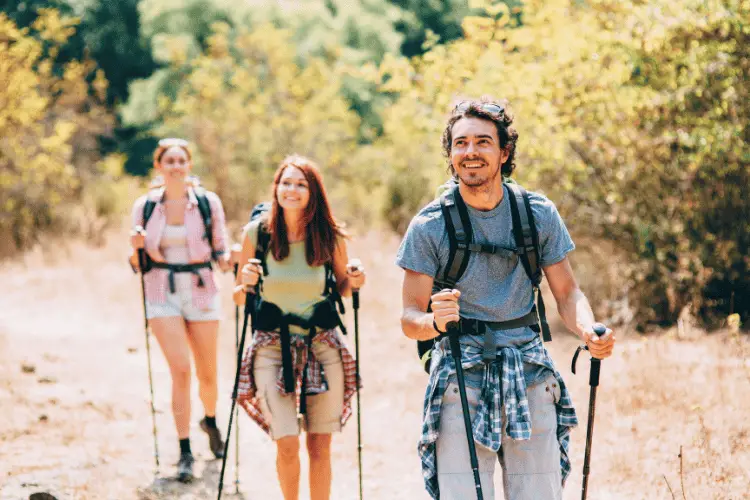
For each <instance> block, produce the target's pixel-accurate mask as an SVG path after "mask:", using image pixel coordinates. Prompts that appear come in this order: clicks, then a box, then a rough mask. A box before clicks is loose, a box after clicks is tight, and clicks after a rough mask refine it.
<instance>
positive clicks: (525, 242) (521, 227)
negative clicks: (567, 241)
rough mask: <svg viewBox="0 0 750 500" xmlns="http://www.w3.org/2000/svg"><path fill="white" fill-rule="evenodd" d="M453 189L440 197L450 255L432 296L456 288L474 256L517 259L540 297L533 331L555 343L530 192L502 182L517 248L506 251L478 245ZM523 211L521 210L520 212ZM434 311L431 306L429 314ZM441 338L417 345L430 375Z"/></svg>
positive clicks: (479, 243)
mask: <svg viewBox="0 0 750 500" xmlns="http://www.w3.org/2000/svg"><path fill="white" fill-rule="evenodd" d="M449 184H450V187H449V188H448V189H447V190H445V191H444V192H443V193H442V194H441V195H440V209H441V210H442V213H443V219H444V220H445V230H446V232H447V233H448V244H449V255H448V262H447V263H446V266H445V270H444V272H443V275H442V277H441V276H436V277H435V285H434V287H433V292H437V291H439V290H441V289H443V288H455V286H456V283H457V282H458V281H459V280H460V279H461V276H463V274H464V272H465V271H466V268H467V266H468V265H469V259H470V258H471V254H472V253H491V254H497V255H501V256H506V257H512V256H513V255H517V256H518V258H519V259H520V261H521V264H522V265H523V268H524V270H525V271H526V275H527V276H528V278H529V280H530V281H531V285H532V294H533V293H534V292H536V293H537V297H536V305H537V311H538V324H536V325H532V326H531V328H532V330H534V331H537V332H538V331H540V327H541V332H542V338H543V339H544V341H545V342H549V341H551V340H552V335H551V333H550V329H549V325H548V323H547V317H546V312H545V307H544V300H543V298H542V292H541V289H540V287H539V285H540V284H541V282H542V277H543V274H542V268H541V266H540V265H539V262H540V253H539V236H538V234H537V230H536V224H535V223H534V214H533V213H532V211H531V203H530V202H529V194H528V192H527V191H526V190H525V189H524V188H523V187H521V186H520V185H518V184H516V183H515V182H513V181H510V180H507V181H504V182H503V186H505V188H506V193H507V194H509V196H508V201H509V202H510V213H511V219H512V221H513V237H514V239H515V243H516V248H504V247H500V246H497V245H493V244H489V243H483V242H475V241H474V239H473V233H472V230H471V222H470V220H469V212H468V210H467V209H466V204H465V202H464V200H463V198H462V197H461V194H460V192H459V190H458V183H456V182H455V181H452V182H450V183H449ZM521 207H522V209H521ZM430 310H431V308H430V307H429V306H428V311H430ZM441 337H442V335H441V336H440V337H437V338H436V339H432V340H424V341H417V351H418V353H419V357H420V359H421V360H422V362H423V363H424V368H425V371H427V372H428V373H429V359H430V354H431V351H432V348H433V346H434V345H435V343H436V342H437V340H439V339H440V338H441Z"/></svg>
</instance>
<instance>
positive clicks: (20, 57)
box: [0, 9, 117, 255]
mask: <svg viewBox="0 0 750 500" xmlns="http://www.w3.org/2000/svg"><path fill="white" fill-rule="evenodd" d="M76 22H77V21H76V20H75V19H73V18H69V17H62V16H60V15H59V14H58V12H57V11H56V10H52V9H42V10H40V11H39V16H38V17H37V18H36V20H35V21H34V22H33V24H32V25H31V28H21V29H19V28H18V27H17V26H16V24H15V23H14V22H13V21H11V20H10V19H9V18H8V17H7V16H6V15H5V14H3V13H0V61H2V62H1V63H0V80H2V81H3V82H5V84H4V85H3V86H2V87H0V102H2V103H3V106H2V107H0V137H1V138H2V139H1V140H0V199H1V200H2V212H0V232H2V234H4V235H6V237H5V238H4V239H3V243H2V246H1V247H0V254H2V255H8V254H11V253H13V252H15V251H16V250H18V249H24V248H27V247H29V246H30V245H31V244H32V243H34V242H35V241H37V239H38V238H39V235H40V233H41V232H43V231H50V230H52V229H55V230H57V231H60V232H61V231H65V230H67V229H71V228H74V227H80V226H81V222H82V221H81V220H78V219H76V217H75V216H73V214H72V212H73V211H74V210H73V209H74V208H75V207H76V206H82V205H85V203H84V204H82V200H83V197H84V194H85V193H86V192H87V191H86V190H87V188H88V183H89V181H90V180H91V179H93V178H97V180H98V182H102V181H103V180H105V179H107V178H108V177H107V176H108V175H109V173H108V172H111V171H112V169H113V167H112V164H111V162H110V163H108V164H106V165H105V164H103V163H101V162H100V161H99V160H100V158H99V156H98V153H97V147H96V146H97V142H96V137H97V135H98V134H100V133H103V132H105V131H106V130H108V127H109V125H110V123H111V117H110V116H109V115H108V114H107V113H106V111H105V109H104V107H103V102H104V99H105V98H106V90H107V82H106V81H105V80H104V78H103V76H102V74H101V72H97V71H96V69H95V67H94V65H93V63H92V62H91V61H88V60H82V61H79V60H72V61H69V62H67V63H64V64H59V63H58V64H56V61H57V59H56V56H57V50H56V49H57V48H58V47H61V46H65V43H66V41H67V40H68V38H69V37H70V36H72V35H73V34H74V33H75V25H76ZM89 81H91V84H89V83H88V82H89ZM116 175H117V173H115V176H116ZM89 208H90V209H91V210H92V211H93V213H94V214H95V213H96V212H97V211H98V212H99V214H100V215H101V214H102V209H99V208H97V207H93V206H89ZM86 222H88V223H94V222H98V221H95V220H94V219H89V220H88V221H86Z"/></svg>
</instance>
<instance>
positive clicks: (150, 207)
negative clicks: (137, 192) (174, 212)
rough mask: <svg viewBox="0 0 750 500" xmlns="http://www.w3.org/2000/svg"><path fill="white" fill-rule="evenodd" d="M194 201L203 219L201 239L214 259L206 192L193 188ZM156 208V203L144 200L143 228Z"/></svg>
mask: <svg viewBox="0 0 750 500" xmlns="http://www.w3.org/2000/svg"><path fill="white" fill-rule="evenodd" d="M193 193H194V194H195V198H196V200H198V211H199V212H200V213H201V219H203V227H204V228H205V233H204V235H203V237H204V238H205V239H206V240H208V244H209V245H210V246H211V258H212V259H214V260H215V259H216V252H215V251H214V238H213V234H214V231H213V222H212V220H211V204H210V203H209V202H208V198H207V197H206V190H205V189H203V188H202V187H200V186H196V187H194V188H193ZM155 208H156V202H155V201H154V200H152V199H150V198H148V199H146V204H145V205H143V227H146V223H147V222H148V220H149V219H150V218H151V215H153V213H154V209H155Z"/></svg>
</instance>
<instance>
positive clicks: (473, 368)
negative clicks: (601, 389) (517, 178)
mask: <svg viewBox="0 0 750 500" xmlns="http://www.w3.org/2000/svg"><path fill="white" fill-rule="evenodd" d="M512 124H513V116H512V114H511V113H510V111H509V110H508V108H507V105H506V103H497V102H492V101H489V100H485V99H483V100H472V101H463V102H461V103H459V104H458V105H457V106H456V107H455V108H454V110H453V112H452V113H451V117H450V119H449V120H448V123H447V126H446V128H445V132H444V133H443V138H442V142H443V149H444V152H445V155H446V157H447V158H448V163H449V167H450V171H451V173H452V174H453V177H454V180H455V182H456V183H457V185H454V186H452V187H449V188H448V189H450V190H452V193H451V196H452V198H451V199H452V200H454V203H455V204H459V203H461V204H465V214H466V215H468V217H467V218H468V220H464V221H463V222H462V223H459V224H463V225H464V226H468V227H470V234H471V240H470V241H471V242H473V243H475V244H474V245H473V250H472V252H471V253H470V254H469V257H468V260H467V261H466V262H465V263H464V264H463V268H464V269H463V272H462V273H461V276H460V278H459V279H457V281H455V283H451V282H450V281H451V280H450V279H448V280H446V279H444V278H445V276H447V275H448V273H447V272H446V269H448V268H450V267H451V265H452V264H451V262H449V261H451V260H452V259H453V257H454V256H455V247H456V244H455V235H453V236H451V235H450V229H449V228H451V227H453V224H451V223H450V221H448V222H449V223H448V224H447V225H446V217H447V218H448V219H450V216H449V215H446V214H447V213H448V212H446V210H447V209H446V208H445V206H444V205H441V199H437V200H434V201H432V202H431V203H429V204H428V205H427V206H425V207H424V208H423V209H422V210H421V211H420V212H419V213H418V214H417V215H416V216H415V217H414V219H413V220H412V221H411V224H410V225H409V229H408V230H407V232H406V235H405V236H404V240H403V242H402V243H401V247H400V248H399V251H398V255H397V259H396V263H397V265H398V266H400V267H402V268H403V269H404V271H405V275H404V282H403V314H402V318H401V325H402V329H403V331H404V334H405V335H406V336H407V337H409V338H411V339H414V340H418V341H427V340H431V339H436V340H437V341H436V343H435V345H434V347H433V349H432V359H431V364H430V380H429V383H428V386H427V392H426V394H425V401H424V422H423V430H422V436H421V439H420V441H419V449H418V451H419V454H420V457H421V459H422V471H423V475H424V479H425V486H426V488H427V491H428V493H429V494H430V495H431V496H432V498H434V499H441V500H458V499H461V500H466V499H472V498H476V497H477V496H478V495H477V488H476V487H475V480H474V474H473V471H472V467H471V465H470V457H469V447H468V446H467V431H466V429H465V427H464V420H463V413H462V406H461V400H460V394H459V388H458V387H459V386H458V385H457V377H456V368H455V365H454V362H453V360H452V358H451V352H450V348H449V342H448V340H449V339H448V338H447V336H445V335H444V334H445V333H446V331H447V330H448V327H449V324H450V325H451V326H453V325H457V326H458V327H459V331H460V333H461V335H460V337H459V341H460V351H461V360H462V362H461V365H462V366H463V369H464V370H465V372H464V373H465V386H466V395H467V400H468V406H469V412H470V419H471V427H472V429H471V431H470V432H471V434H472V436H473V441H474V442H475V444H476V455H477V456H478V466H479V467H478V469H479V474H478V475H479V478H480V483H481V490H482V491H483V494H484V499H493V498H494V485H493V479H492V478H493V472H494V468H495V461H496V460H499V461H500V464H501V466H502V469H503V485H504V492H505V498H506V499H512V500H539V499H543V500H555V499H561V498H562V487H563V485H564V482H565V479H566V478H567V476H568V474H569V473H570V461H569V458H568V443H569V433H570V430H571V428H572V427H574V426H576V425H577V423H578V422H577V418H576V415H575V411H574V409H573V405H572V402H571V400H570V395H569V394H568V391H567V388H566V387H565V384H564V382H563V380H562V377H561V376H560V373H559V372H558V371H557V370H556V369H555V366H554V364H553V362H552V359H551V358H550V356H549V354H548V353H547V350H546V349H545V347H544V344H543V343H542V340H541V338H540V332H541V331H544V329H545V328H546V327H547V326H546V320H544V318H543V307H541V304H540V307H539V313H537V306H536V304H535V300H534V290H535V288H536V285H538V283H532V282H531V280H530V278H529V276H528V274H527V272H526V271H525V269H524V267H525V263H522V261H521V259H520V258H519V255H520V252H519V250H520V249H518V248H517V245H516V239H514V233H513V230H514V227H513V224H514V219H513V215H514V214H513V213H512V210H511V207H510V204H511V202H513V201H515V199H510V198H511V197H513V196H514V195H513V193H514V191H513V190H511V188H510V187H509V184H508V183H507V182H510V181H507V180H506V179H505V178H507V177H509V176H510V175H511V173H512V172H513V169H514V167H515V164H514V160H515V152H516V142H517V140H518V132H517V131H516V129H515V128H514V127H513V126H512ZM504 180H506V181H507V182H504ZM443 196H445V195H443ZM441 198H442V197H441ZM528 200H529V208H530V211H531V214H532V217H530V220H531V221H533V225H534V227H535V228H536V233H537V236H538V238H537V240H538V257H539V266H540V267H541V269H542V270H543V272H544V275H545V276H546V277H547V280H548V282H549V287H550V290H551V291H552V294H553V295H554V297H555V300H556V302H557V309H558V311H559V313H560V316H561V317H562V319H563V321H564V323H565V325H566V326H567V327H568V328H569V329H570V330H571V331H573V332H575V333H576V334H577V335H578V336H580V337H581V339H582V340H583V341H584V342H585V343H586V345H587V346H588V348H589V350H590V352H591V355H592V356H594V357H596V358H599V359H604V358H607V357H608V356H610V355H611V354H612V350H613V348H614V343H615V337H614V335H613V334H612V332H611V331H610V330H608V331H607V333H606V334H605V335H603V336H602V337H598V336H597V335H596V334H594V332H593V325H594V323H595V321H594V314H593V312H592V310H591V306H590V305H589V302H588V300H587V299H586V297H585V296H584V295H583V293H582V292H581V290H580V288H579V287H578V284H577V282H576V279H575V276H574V274H573V270H572V269H571V266H570V262H569V261H568V257H567V254H568V253H569V252H571V251H572V250H573V249H574V244H573V241H572V239H571V237H570V235H569V233H568V231H567V229H566V227H565V224H564V223H563V220H562V218H561V217H560V214H559V213H558V212H557V209H556V208H555V205H554V204H553V203H552V202H551V201H550V200H549V199H547V198H546V197H545V196H543V195H541V194H537V193H532V192H529V193H528ZM442 203H444V202H442ZM523 209H524V207H523V205H521V210H523ZM516 223H517V222H516ZM453 230H454V231H455V228H454V229H453ZM451 238H453V241H451ZM486 248H492V251H485V250H482V249H486ZM452 253H453V255H452ZM539 316H542V318H541V319H542V321H541V325H540V318H539ZM545 333H546V332H545Z"/></svg>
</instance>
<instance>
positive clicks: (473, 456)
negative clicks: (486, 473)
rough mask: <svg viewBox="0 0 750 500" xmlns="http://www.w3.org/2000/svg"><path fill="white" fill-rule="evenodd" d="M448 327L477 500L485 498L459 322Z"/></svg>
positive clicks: (453, 322) (452, 322) (454, 322)
mask: <svg viewBox="0 0 750 500" xmlns="http://www.w3.org/2000/svg"><path fill="white" fill-rule="evenodd" d="M446 327H447V329H448V341H449V342H450V346H451V356H452V357H453V363H454V364H455V365H456V380H457V381H458V393H459V395H460V396H461V411H462V412H463V415H464V427H465V428H466V441H467V442H468V444H469V462H470V463H471V471H472V472H473V473H474V487H475V488H476V490H477V500H484V496H483V495H482V481H481V479H480V478H479V460H477V448H476V446H475V445H474V434H473V432H472V431H471V413H470V412H469V400H468V398H467V397H466V382H465V381H464V367H463V366H462V365H461V345H460V343H459V341H458V336H459V334H460V329H459V324H458V323H457V322H456V321H451V322H450V323H448V324H447V325H446Z"/></svg>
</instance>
